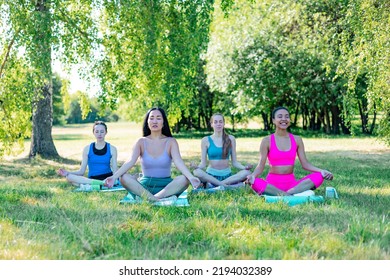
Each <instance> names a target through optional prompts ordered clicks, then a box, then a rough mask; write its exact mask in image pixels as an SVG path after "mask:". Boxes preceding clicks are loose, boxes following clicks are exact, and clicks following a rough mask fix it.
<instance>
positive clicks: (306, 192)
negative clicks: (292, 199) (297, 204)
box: [294, 190, 315, 196]
mask: <svg viewBox="0 0 390 280" xmlns="http://www.w3.org/2000/svg"><path fill="white" fill-rule="evenodd" d="M312 195H315V193H314V192H313V191H312V190H307V191H304V192H300V193H296V194H294V196H312Z"/></svg>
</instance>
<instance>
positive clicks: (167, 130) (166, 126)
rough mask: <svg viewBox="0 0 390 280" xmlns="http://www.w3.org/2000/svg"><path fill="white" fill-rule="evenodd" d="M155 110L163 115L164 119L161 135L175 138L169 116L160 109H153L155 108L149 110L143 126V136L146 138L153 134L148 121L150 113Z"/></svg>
mask: <svg viewBox="0 0 390 280" xmlns="http://www.w3.org/2000/svg"><path fill="white" fill-rule="evenodd" d="M155 110H159V111H160V113H161V115H162V118H163V127H162V131H161V133H162V134H163V135H165V136H167V137H173V136H172V133H171V129H170V128H169V123H168V119H167V115H166V114H165V111H164V110H163V109H162V108H159V107H153V108H151V109H149V110H148V112H147V113H146V115H145V118H144V123H143V125H142V133H143V136H144V137H146V136H149V135H150V134H151V133H152V132H151V131H150V128H149V125H148V119H149V115H150V112H152V111H155Z"/></svg>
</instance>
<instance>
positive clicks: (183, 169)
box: [169, 138, 200, 187]
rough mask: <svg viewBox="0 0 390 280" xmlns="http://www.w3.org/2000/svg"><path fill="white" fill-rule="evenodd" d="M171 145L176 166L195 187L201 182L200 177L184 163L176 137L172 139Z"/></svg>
mask: <svg viewBox="0 0 390 280" xmlns="http://www.w3.org/2000/svg"><path fill="white" fill-rule="evenodd" d="M169 145H170V153H171V157H172V160H173V162H174V163H175V166H176V167H177V169H179V170H180V172H181V173H182V174H183V175H184V176H185V177H186V178H187V179H188V180H189V181H190V182H191V184H192V185H193V186H194V187H197V186H198V185H199V184H200V180H199V179H198V178H196V177H195V176H194V175H192V173H191V172H190V170H189V169H188V168H187V166H186V165H185V164H184V161H183V159H182V157H181V155H180V150H179V144H178V143H177V141H176V139H175V138H172V139H171V140H170V143H169ZM194 184H195V185H194Z"/></svg>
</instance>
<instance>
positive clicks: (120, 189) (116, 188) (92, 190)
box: [74, 185, 126, 192]
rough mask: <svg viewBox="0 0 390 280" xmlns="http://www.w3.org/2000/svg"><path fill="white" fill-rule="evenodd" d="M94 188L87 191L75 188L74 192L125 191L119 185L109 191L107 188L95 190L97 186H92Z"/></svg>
mask: <svg viewBox="0 0 390 280" xmlns="http://www.w3.org/2000/svg"><path fill="white" fill-rule="evenodd" d="M94 187H95V188H91V189H87V190H86V189H82V188H77V189H75V190H74V192H117V191H125V190H126V189H125V188H124V187H122V186H121V185H115V186H113V187H112V188H111V189H109V188H107V187H99V189H98V188H97V187H98V186H94Z"/></svg>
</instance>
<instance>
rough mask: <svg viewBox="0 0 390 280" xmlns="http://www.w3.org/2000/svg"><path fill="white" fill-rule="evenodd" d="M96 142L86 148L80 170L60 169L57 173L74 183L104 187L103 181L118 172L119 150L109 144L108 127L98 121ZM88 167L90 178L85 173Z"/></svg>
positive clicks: (94, 131)
mask: <svg viewBox="0 0 390 280" xmlns="http://www.w3.org/2000/svg"><path fill="white" fill-rule="evenodd" d="M92 132H93V135H94V136H95V138H96V142H93V143H91V144H89V145H87V146H85V147H84V150H83V157H82V161H81V166H80V169H79V170H77V171H68V170H65V169H62V168H60V169H59V170H58V171H57V173H58V174H59V175H61V176H63V177H66V179H67V180H68V181H69V182H70V183H72V184H73V185H76V186H79V185H80V184H88V185H97V186H102V185H103V184H104V182H103V180H105V179H106V178H107V177H110V176H111V175H112V174H113V172H115V171H116V170H117V168H118V167H117V150H116V148H115V147H114V146H113V145H111V144H110V143H107V142H106V140H105V137H106V135H107V125H106V124H105V123H104V122H102V121H96V122H95V123H94V125H93V129H92ZM87 166H88V177H84V173H85V171H86V169H87Z"/></svg>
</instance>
